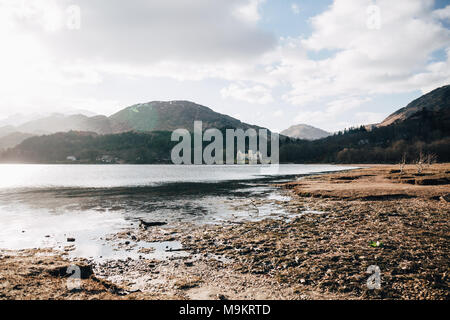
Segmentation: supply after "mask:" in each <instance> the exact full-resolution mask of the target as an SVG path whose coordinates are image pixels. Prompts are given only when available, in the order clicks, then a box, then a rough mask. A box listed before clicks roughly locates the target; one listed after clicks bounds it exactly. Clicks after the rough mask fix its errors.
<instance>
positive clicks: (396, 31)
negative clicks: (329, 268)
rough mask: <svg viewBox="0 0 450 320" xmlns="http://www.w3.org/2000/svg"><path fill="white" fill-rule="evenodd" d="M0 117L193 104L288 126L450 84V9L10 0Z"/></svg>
mask: <svg viewBox="0 0 450 320" xmlns="http://www.w3.org/2000/svg"><path fill="white" fill-rule="evenodd" d="M0 40H1V47H2V48H1V50H0V119H1V118H5V117H8V116H10V115H13V114H17V113H21V114H24V115H29V114H35V113H47V112H60V113H70V112H72V110H78V109H82V110H89V111H91V112H93V113H96V114H105V115H111V114H113V113H115V112H117V111H119V110H121V109H123V108H124V107H127V106H130V105H133V104H136V103H143V102H148V101H155V100H157V101H161V100H164V101H166V100H190V101H193V102H196V103H199V104H202V105H206V106H208V107H210V108H212V109H213V110H215V111H217V112H220V113H224V114H228V115H230V116H233V117H236V118H239V119H240V120H242V121H244V122H247V123H251V124H256V125H260V126H263V127H267V128H269V129H271V130H274V131H281V130H283V129H286V128H288V127H289V126H291V125H294V124H299V123H306V124H310V125H313V126H316V127H319V128H322V129H325V130H328V131H337V130H341V129H344V128H346V127H350V126H357V125H361V124H370V123H376V122H379V121H381V120H383V119H384V118H385V117H387V116H388V115H389V114H390V113H392V112H394V111H395V110H397V109H399V108H401V107H404V106H405V105H406V104H407V103H409V102H410V101H412V100H413V99H415V98H418V97H419V96H421V95H422V94H424V93H427V92H429V91H431V90H433V89H435V88H437V87H439V86H442V85H446V84H450V2H449V1H448V0H447V1H444V0H436V1H433V0H396V1H391V0H315V1H312V0H309V1H306V0H296V1H285V0H214V1H211V0H190V1H184V0H130V1H123V0H23V1H21V0H0Z"/></svg>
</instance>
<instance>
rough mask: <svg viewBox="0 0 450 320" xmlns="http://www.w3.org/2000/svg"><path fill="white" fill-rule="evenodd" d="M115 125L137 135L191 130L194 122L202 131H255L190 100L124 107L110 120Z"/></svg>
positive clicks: (247, 125) (236, 120)
mask: <svg viewBox="0 0 450 320" xmlns="http://www.w3.org/2000/svg"><path fill="white" fill-rule="evenodd" d="M110 119H111V120H113V121H114V122H116V123H121V124H122V125H124V126H126V127H129V128H131V129H132V130H135V131H140V132H151V131H173V130H176V129H178V128H185V129H188V130H189V131H192V130H193V124H194V121H202V122H203V128H205V129H207V128H217V129H223V128H241V129H244V130H245V129H248V128H258V127H257V126H252V125H249V124H246V123H243V122H241V121H240V120H238V119H235V118H232V117H230V116H227V115H224V114H220V113H217V112H215V111H213V110H212V109H210V108H208V107H205V106H202V105H199V104H196V103H193V102H190V101H153V102H148V103H141V104H136V105H133V106H130V107H128V108H125V109H124V110H122V111H119V112H117V113H116V114H114V115H112V116H111V117H110Z"/></svg>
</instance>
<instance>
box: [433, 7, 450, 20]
mask: <svg viewBox="0 0 450 320" xmlns="http://www.w3.org/2000/svg"><path fill="white" fill-rule="evenodd" d="M433 15H434V16H435V17H436V18H438V19H441V20H450V5H448V6H446V7H445V8H442V9H438V10H435V11H434V12H433Z"/></svg>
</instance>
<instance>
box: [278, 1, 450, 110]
mask: <svg viewBox="0 0 450 320" xmlns="http://www.w3.org/2000/svg"><path fill="white" fill-rule="evenodd" d="M371 3H372V2H371V1H369V0H335V1H334V3H333V5H332V6H330V7H329V9H328V10H326V11H325V12H323V13H321V14H320V15H318V16H316V17H314V18H312V19H311V23H312V26H313V28H314V30H313V33H312V34H311V36H309V37H308V38H305V39H299V41H297V42H295V41H290V46H289V47H283V48H281V50H280V61H281V63H280V64H279V66H278V67H277V69H276V70H275V71H274V72H273V74H274V75H277V76H278V77H279V78H280V79H281V78H283V79H288V81H289V83H290V85H291V87H292V89H291V90H290V91H289V92H288V93H286V94H285V95H284V96H283V97H284V99H285V101H287V102H290V103H292V104H297V105H305V104H307V103H310V102H313V101H316V102H317V101H320V100H323V99H324V98H329V99H342V98H347V97H349V96H355V95H359V96H360V97H362V98H364V97H365V96H367V95H371V94H390V93H399V92H405V91H406V92H411V91H414V90H417V89H420V90H422V91H426V90H427V89H428V88H429V83H430V82H429V81H430V79H429V78H433V85H435V84H436V83H446V82H447V83H448V82H449V80H450V78H449V76H448V73H447V72H446V71H445V69H444V67H445V63H444V64H442V63H440V64H429V57H430V55H431V54H432V53H433V52H434V51H436V50H438V49H441V48H445V47H448V46H450V31H449V30H448V29H447V28H445V27H444V26H443V25H442V24H441V23H440V22H439V21H438V20H436V19H435V15H434V12H433V10H432V3H433V2H432V1H429V0H400V1H396V2H395V3H394V2H392V1H388V0H380V1H377V5H378V6H379V7H380V13H381V21H382V23H381V28H380V30H372V29H369V28H367V23H366V22H367V19H368V16H367V10H366V9H367V7H368V6H369V5H371ZM292 45H294V46H296V47H297V48H298V50H301V49H303V50H306V51H307V52H308V51H309V52H310V53H311V52H314V51H321V50H330V52H334V53H333V54H332V55H331V56H330V57H328V58H326V59H321V60H312V59H310V58H308V56H306V55H303V56H299V58H297V59H291V58H289V57H288V56H286V54H285V51H292V50H293V48H292Z"/></svg>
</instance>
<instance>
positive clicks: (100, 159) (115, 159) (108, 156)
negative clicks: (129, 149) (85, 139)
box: [96, 154, 119, 163]
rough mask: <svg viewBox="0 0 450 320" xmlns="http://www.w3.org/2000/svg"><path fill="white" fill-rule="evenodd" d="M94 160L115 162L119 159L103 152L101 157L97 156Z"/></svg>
mask: <svg viewBox="0 0 450 320" xmlns="http://www.w3.org/2000/svg"><path fill="white" fill-rule="evenodd" d="M96 160H97V161H101V162H103V163H116V162H118V161H119V159H118V158H116V157H113V156H110V155H107V154H105V155H103V156H101V157H98V158H97V159H96Z"/></svg>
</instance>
